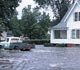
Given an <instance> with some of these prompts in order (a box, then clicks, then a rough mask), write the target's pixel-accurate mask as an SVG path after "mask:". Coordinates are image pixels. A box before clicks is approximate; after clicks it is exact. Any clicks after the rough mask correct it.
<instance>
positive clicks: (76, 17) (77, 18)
mask: <svg viewBox="0 0 80 70" xmlns="http://www.w3.org/2000/svg"><path fill="white" fill-rule="evenodd" d="M74 20H75V21H80V12H75V16H74Z"/></svg>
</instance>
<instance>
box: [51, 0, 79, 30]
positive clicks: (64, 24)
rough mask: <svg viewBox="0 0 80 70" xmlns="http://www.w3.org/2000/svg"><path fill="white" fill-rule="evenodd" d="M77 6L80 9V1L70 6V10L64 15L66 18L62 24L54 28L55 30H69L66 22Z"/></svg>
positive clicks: (77, 0)
mask: <svg viewBox="0 0 80 70" xmlns="http://www.w3.org/2000/svg"><path fill="white" fill-rule="evenodd" d="M76 4H77V5H78V6H79V7H80V1H79V0H76V1H75V3H74V4H72V5H71V6H70V8H69V9H68V11H67V12H66V14H65V15H64V17H63V18H62V20H61V22H60V23H59V24H57V25H56V26H54V27H53V28H54V29H56V28H59V29H61V28H67V23H66V20H67V19H68V17H69V16H70V14H71V12H72V11H73V9H74V8H75V6H76Z"/></svg>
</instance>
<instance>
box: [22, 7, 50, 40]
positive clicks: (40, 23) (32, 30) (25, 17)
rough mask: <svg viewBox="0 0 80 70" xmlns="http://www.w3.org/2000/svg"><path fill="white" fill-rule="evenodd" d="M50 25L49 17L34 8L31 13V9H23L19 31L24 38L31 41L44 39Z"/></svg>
mask: <svg viewBox="0 0 80 70" xmlns="http://www.w3.org/2000/svg"><path fill="white" fill-rule="evenodd" d="M49 24H50V19H49V16H48V15H46V14H45V13H43V14H41V13H40V12H39V9H38V8H37V7H36V8H34V9H33V11H31V7H30V6H28V8H24V9H23V11H22V19H21V31H22V33H23V34H24V36H28V37H29V38H31V39H35V38H37V39H42V38H46V33H47V31H48V27H49Z"/></svg>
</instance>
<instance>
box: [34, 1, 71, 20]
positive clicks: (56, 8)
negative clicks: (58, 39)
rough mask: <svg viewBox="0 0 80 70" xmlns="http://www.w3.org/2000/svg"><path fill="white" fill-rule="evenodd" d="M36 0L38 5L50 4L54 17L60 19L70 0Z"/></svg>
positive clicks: (45, 5) (46, 5)
mask: <svg viewBox="0 0 80 70" xmlns="http://www.w3.org/2000/svg"><path fill="white" fill-rule="evenodd" d="M34 1H36V2H37V3H38V4H39V5H40V7H43V8H44V7H48V6H51V8H52V10H53V12H54V14H55V17H57V19H59V20H61V19H62V17H63V16H64V15H65V13H66V11H67V10H68V7H69V4H70V0H34Z"/></svg>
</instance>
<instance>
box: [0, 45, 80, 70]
mask: <svg viewBox="0 0 80 70" xmlns="http://www.w3.org/2000/svg"><path fill="white" fill-rule="evenodd" d="M0 55H1V56H0V70H80V47H61V48H59V47H43V45H36V48H35V49H32V50H31V51H19V50H15V51H14V50H10V51H9V50H6V51H4V50H1V51H0Z"/></svg>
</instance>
